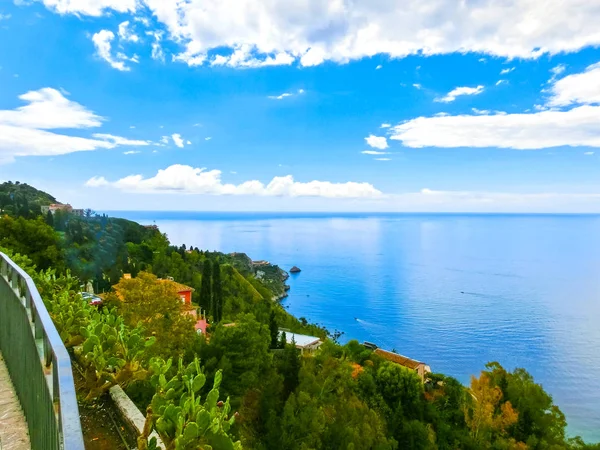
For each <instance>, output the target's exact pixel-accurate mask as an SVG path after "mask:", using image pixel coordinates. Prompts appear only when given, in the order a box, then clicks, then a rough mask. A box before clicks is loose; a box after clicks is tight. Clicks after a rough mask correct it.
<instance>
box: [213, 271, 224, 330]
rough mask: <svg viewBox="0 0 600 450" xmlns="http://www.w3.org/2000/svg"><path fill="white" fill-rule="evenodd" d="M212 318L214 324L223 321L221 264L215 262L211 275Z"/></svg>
mask: <svg viewBox="0 0 600 450" xmlns="http://www.w3.org/2000/svg"><path fill="white" fill-rule="evenodd" d="M212 290H213V317H214V320H215V321H216V322H220V321H221V320H222V319H223V285H222V284H221V264H219V261H215V263H214V264H213V273H212Z"/></svg>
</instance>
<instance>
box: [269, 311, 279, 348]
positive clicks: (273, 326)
mask: <svg viewBox="0 0 600 450" xmlns="http://www.w3.org/2000/svg"><path fill="white" fill-rule="evenodd" d="M269 332H270V333H271V348H277V345H278V344H279V342H278V339H277V338H278V337H279V336H278V335H279V327H278V326H277V320H276V319H275V311H273V310H271V316H270V317H269Z"/></svg>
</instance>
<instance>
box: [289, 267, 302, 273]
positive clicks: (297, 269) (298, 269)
mask: <svg viewBox="0 0 600 450" xmlns="http://www.w3.org/2000/svg"><path fill="white" fill-rule="evenodd" d="M298 272H301V270H300V268H299V267H296V266H294V267H292V268H291V269H290V273H298Z"/></svg>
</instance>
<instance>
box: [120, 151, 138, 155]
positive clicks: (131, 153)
mask: <svg viewBox="0 0 600 450" xmlns="http://www.w3.org/2000/svg"><path fill="white" fill-rule="evenodd" d="M138 153H142V152H140V151H139V150H129V151H127V152H123V154H124V155H137V154H138Z"/></svg>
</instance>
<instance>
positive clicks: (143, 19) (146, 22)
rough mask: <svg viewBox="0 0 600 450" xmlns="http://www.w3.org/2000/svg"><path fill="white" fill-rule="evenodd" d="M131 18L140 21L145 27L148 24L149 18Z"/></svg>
mask: <svg viewBox="0 0 600 450" xmlns="http://www.w3.org/2000/svg"><path fill="white" fill-rule="evenodd" d="M133 20H135V21H136V22H140V23H141V24H142V25H144V26H145V27H149V26H150V20H149V19H148V18H147V17H134V19H133Z"/></svg>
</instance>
